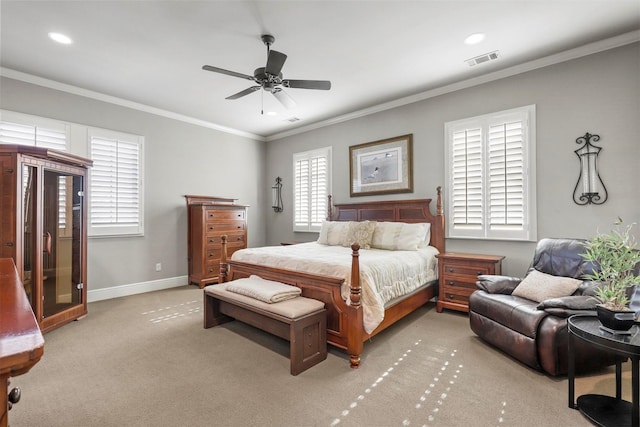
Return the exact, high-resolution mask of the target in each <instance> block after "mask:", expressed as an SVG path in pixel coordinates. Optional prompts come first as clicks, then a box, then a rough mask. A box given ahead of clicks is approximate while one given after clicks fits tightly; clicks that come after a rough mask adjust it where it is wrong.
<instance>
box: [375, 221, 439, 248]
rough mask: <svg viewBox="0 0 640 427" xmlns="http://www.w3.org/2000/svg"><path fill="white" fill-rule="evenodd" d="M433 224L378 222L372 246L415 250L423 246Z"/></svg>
mask: <svg viewBox="0 0 640 427" xmlns="http://www.w3.org/2000/svg"><path fill="white" fill-rule="evenodd" d="M430 230H431V224H429V223H428V222H420V223H415V224H408V223H405V222H378V223H377V224H376V228H375V232H374V233H373V240H372V242H371V247H373V248H377V249H387V250H392V251H415V250H416V249H418V248H419V247H422V245H423V244H424V241H425V237H426V235H427V232H428V231H429V232H430Z"/></svg>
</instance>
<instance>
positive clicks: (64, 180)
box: [0, 144, 92, 332]
mask: <svg viewBox="0 0 640 427" xmlns="http://www.w3.org/2000/svg"><path fill="white" fill-rule="evenodd" d="M91 165H92V161H91V160H88V159H85V158H82V157H79V156H75V155H72V154H69V153H66V152H61V151H56V150H51V149H47V148H40V147H29V146H22V145H6V144H0V191H1V193H0V201H1V203H0V258H13V260H14V261H15V264H16V267H17V269H18V274H19V276H20V279H21V280H22V283H23V284H24V288H25V291H26V294H27V297H28V299H29V302H30V303H31V307H32V308H33V312H34V314H35V316H36V320H37V322H38V324H39V326H40V329H41V330H42V332H48V331H50V330H52V329H54V328H57V327H59V326H62V325H64V324H65V323H68V322H70V321H72V320H75V319H78V318H79V317H82V316H84V315H85V314H87V197H85V194H86V188H87V185H88V183H87V171H88V168H89V167H90V166H91ZM0 286H1V284H0Z"/></svg>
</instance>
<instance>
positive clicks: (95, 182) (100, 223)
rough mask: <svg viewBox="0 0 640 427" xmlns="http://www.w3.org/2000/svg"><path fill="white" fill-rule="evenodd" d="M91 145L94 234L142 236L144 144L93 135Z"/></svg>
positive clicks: (91, 222) (92, 220)
mask: <svg viewBox="0 0 640 427" xmlns="http://www.w3.org/2000/svg"><path fill="white" fill-rule="evenodd" d="M90 145H91V158H92V160H93V167H92V168H91V176H90V185H91V197H90V201H89V208H90V221H89V222H90V230H91V234H92V235H106V234H108V235H114V234H141V233H142V217H141V214H142V212H141V144H140V143H139V142H137V141H133V142H132V141H127V140H121V139H118V138H109V137H103V136H92V137H91V139H90Z"/></svg>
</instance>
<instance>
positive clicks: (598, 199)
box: [573, 132, 609, 205]
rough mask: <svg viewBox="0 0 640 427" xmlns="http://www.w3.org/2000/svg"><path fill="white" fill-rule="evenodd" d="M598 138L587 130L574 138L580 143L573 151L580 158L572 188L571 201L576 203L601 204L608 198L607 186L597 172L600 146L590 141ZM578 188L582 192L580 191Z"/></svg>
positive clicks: (598, 138) (598, 137)
mask: <svg viewBox="0 0 640 427" xmlns="http://www.w3.org/2000/svg"><path fill="white" fill-rule="evenodd" d="M598 140H600V136H599V135H591V134H590V133H589V132H587V133H585V134H584V136H581V137H580V138H578V139H576V143H577V144H582V147H580V148H578V149H577V150H575V151H574V152H575V153H576V155H577V156H578V158H579V159H580V176H579V177H578V182H577V183H576V187H575V188H574V189H573V201H574V202H576V204H578V205H588V204H594V205H601V204H603V203H604V202H606V201H607V199H608V198H609V193H607V188H606V187H605V186H604V182H602V179H600V174H599V173H598V155H599V154H600V150H602V147H597V146H595V145H593V144H592V143H591V141H598ZM580 188H581V190H582V193H580V190H579V189H580ZM600 189H601V191H602V193H603V194H602V195H601V194H600V193H601V192H600Z"/></svg>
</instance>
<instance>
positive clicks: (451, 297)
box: [447, 294, 456, 299]
mask: <svg viewBox="0 0 640 427" xmlns="http://www.w3.org/2000/svg"><path fill="white" fill-rule="evenodd" d="M447 298H448V299H456V296H455V295H451V294H449V295H447Z"/></svg>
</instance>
